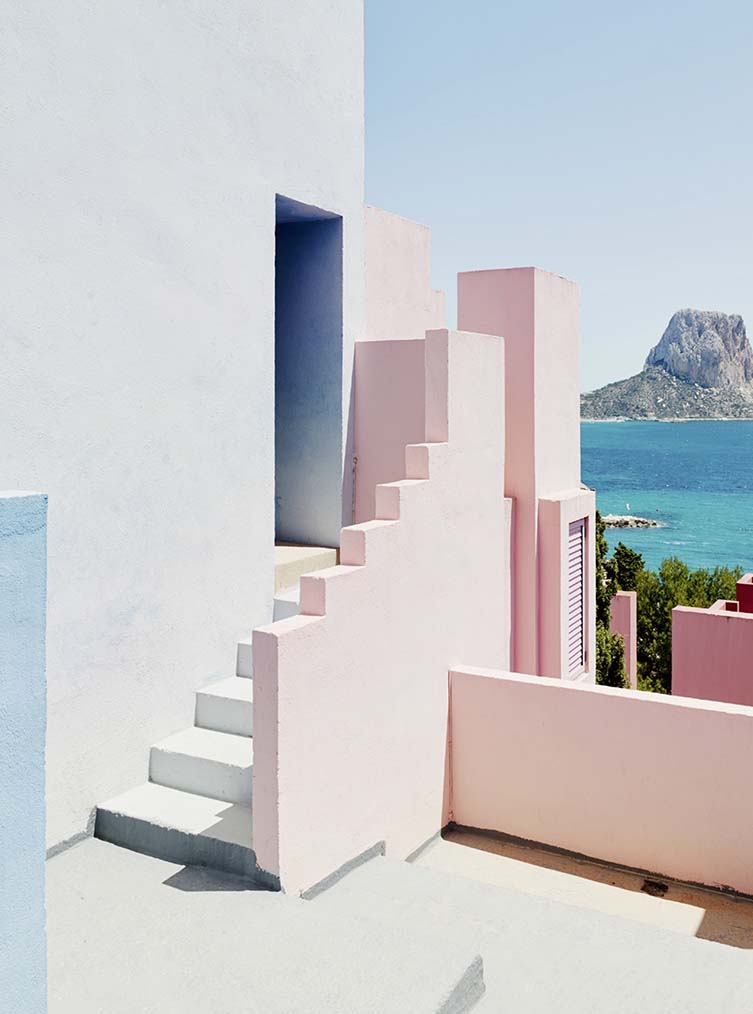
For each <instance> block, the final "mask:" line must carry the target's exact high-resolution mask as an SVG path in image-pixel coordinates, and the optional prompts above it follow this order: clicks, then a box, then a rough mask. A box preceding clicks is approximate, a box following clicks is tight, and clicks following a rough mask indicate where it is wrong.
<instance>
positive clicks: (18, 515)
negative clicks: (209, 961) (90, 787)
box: [0, 493, 47, 1014]
mask: <svg viewBox="0 0 753 1014" xmlns="http://www.w3.org/2000/svg"><path fill="white" fill-rule="evenodd" d="M46 580H47V497H46V496H40V495H36V494H16V495H13V494H4V493H0V1009H2V1010H4V1011H6V1010H7V1011H8V1012H11V1011H12V1012H18V1014H42V1012H43V1011H45V1009H46V992H47V987H46V978H47V975H46V967H47V955H46V939H45V901H44V884H45V881H44V876H45V867H44V863H45V796H44V747H45V726H46V691H45V600H46Z"/></svg>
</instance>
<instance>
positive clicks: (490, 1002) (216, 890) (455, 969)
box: [47, 833, 753, 1014]
mask: <svg viewBox="0 0 753 1014" xmlns="http://www.w3.org/2000/svg"><path fill="white" fill-rule="evenodd" d="M451 837H452V838H453V839H455V840H447V839H445V840H438V841H436V842H435V843H434V844H433V845H432V846H431V847H430V848H429V849H427V850H426V851H425V852H424V853H423V854H422V855H421V856H420V857H419V859H418V860H417V861H416V862H414V863H410V864H409V863H404V862H398V861H396V860H391V859H387V858H383V857H378V858H376V859H372V860H371V861H370V862H368V863H365V864H364V865H362V866H360V867H358V868H357V869H355V870H354V871H352V872H351V873H349V874H348V875H347V876H345V877H344V878H343V879H342V880H340V881H339V882H337V883H336V884H334V886H333V887H331V888H330V889H329V890H327V891H325V892H324V893H323V894H321V895H319V896H317V897H316V898H315V899H314V900H313V901H303V900H301V899H299V898H295V897H290V896H286V895H283V894H279V893H278V894H274V893H270V892H267V891H260V890H253V889H250V888H249V885H248V884H247V883H245V882H244V881H240V880H238V878H234V877H229V876H227V875H223V874H218V873H213V872H211V871H208V870H202V869H199V868H191V867H179V866H176V865H174V864H171V863H166V862H163V861H161V860H158V859H152V858H149V857H147V856H143V855H139V854H136V853H133V852H129V851H127V850H125V849H122V848H118V847H117V846H114V845H110V844H108V843H106V842H102V841H98V840H94V839H89V840H87V841H85V842H83V843H81V844H80V845H77V846H76V847H74V848H71V849H69V850H68V851H67V852H64V853H61V854H60V855H57V856H55V857H54V858H52V859H50V860H49V862H48V864H47V884H48V891H47V908H48V941H49V947H48V950H49V1010H50V1014H74V1012H75V1014H105V1012H107V1014H134V1012H139V1014H141V1012H147V1011H154V1012H155V1014H156V1012H159V1014H203V1012H211V1014H225V1012H227V1014H229V1012H231V1011H232V1012H236V1011H238V1012H248V1014H257V1012H259V1011H264V1014H446V1012H447V1011H453V1012H468V1014H498V1012H500V1011H506V1010H510V1011H516V1012H517V1014H551V1012H552V1011H554V1010H556V1011H561V1012H562V1014H604V1012H608V1014H635V1012H636V1011H638V1010H640V1011H641V1012H642V1014H709V1012H710V1011H724V1012H725V1014H750V1011H751V1005H750V997H751V996H753V955H751V954H749V952H748V951H747V950H745V949H742V948H744V947H747V946H750V935H749V933H750V928H749V927H750V923H749V921H748V920H749V919H750V915H749V913H750V909H751V904H750V902H747V901H740V902H738V901H735V900H734V899H726V898H723V897H721V896H720V897H719V898H718V899H717V898H716V897H715V896H714V895H713V892H704V891H697V892H695V893H694V894H690V895H687V896H685V895H682V900H680V895H678V894H674V895H673V896H672V897H667V896H665V897H664V898H656V897H652V896H650V895H648V894H646V893H645V892H641V891H640V890H638V889H636V886H635V883H632V884H630V885H628V886H621V885H622V884H623V883H625V884H627V882H626V881H623V880H622V879H621V878H622V877H623V876H627V877H634V875H632V874H621V873H618V871H614V870H611V871H609V870H607V868H601V867H599V866H598V864H577V865H578V869H577V871H576V872H575V873H573V872H568V870H565V869H558V868H552V866H553V863H552V854H551V853H545V859H546V862H545V863H544V856H537V855H536V850H524V851H525V853H526V854H525V857H524V859H521V858H520V853H517V852H516V853H515V854H514V855H513V854H506V853H507V852H509V851H510V849H509V847H508V846H505V847H504V848H502V847H498V843H497V842H495V841H494V839H491V838H483V839H480V838H479V837H478V836H470V835H462V836H460V835H458V836H457V838H456V837H455V833H452V834H451ZM501 844H502V843H499V846H501ZM492 846H493V847H492ZM515 848H518V849H519V848H520V847H519V846H516V847H515ZM565 859H566V857H561V856H560V857H556V861H557V862H556V865H563V864H564V863H565ZM567 862H568V863H569V862H572V860H570V859H567ZM539 863H541V865H539ZM547 864H548V865H547ZM591 865H593V866H595V867H596V870H590V869H587V867H589V866H591ZM597 871H600V872H597ZM592 878H593V879H592ZM635 879H636V880H637V879H638V878H635ZM680 890H684V889H681V888H679V887H678V886H676V885H670V888H669V891H671V892H675V891H680ZM669 891H668V893H669ZM712 901H713V902H717V901H718V902H719V903H720V905H719V907H715V905H714V904H711V903H712ZM723 902H726V903H727V904H726V905H724V904H721V903H723ZM710 912H711V915H709V913H710ZM725 913H727V914H726V915H725ZM715 922H717V924H718V927H719V929H718V931H717V935H718V937H719V938H721V936H725V937H726V938H727V939H728V940H730V941H732V940H735V941H736V942H737V943H738V946H733V947H729V946H723V945H722V944H720V943H716V942H712V941H710V940H703V939H696V938H695V934H696V933H699V931H701V935H703V933H707V932H710V930H709V927H713V925H714V923H715ZM735 927H737V929H735ZM743 940H744V941H745V942H744V943H740V942H741V941H743ZM479 955H480V956H481V957H482V958H483V978H484V981H485V984H486V994H485V995H484V996H483V997H482V998H481V1000H480V1001H478V1000H477V997H478V985H479V982H480V973H481V969H480V963H479V960H478V956H479ZM460 986H462V987H463V989H462V991H461V993H462V995H461V996H460V1000H459V1001H458V988H459V987H460ZM448 1001H449V1002H448Z"/></svg>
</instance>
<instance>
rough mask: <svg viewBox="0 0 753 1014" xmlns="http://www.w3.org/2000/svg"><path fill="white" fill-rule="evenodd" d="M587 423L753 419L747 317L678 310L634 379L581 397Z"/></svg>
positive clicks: (752, 371)
mask: <svg viewBox="0 0 753 1014" xmlns="http://www.w3.org/2000/svg"><path fill="white" fill-rule="evenodd" d="M581 416H582V418H583V419H662V420H670V419H682V420H685V419H753V349H751V345H750V341H749V340H748V336H747V334H746V332H745V324H744V322H743V319H742V317H740V316H739V315H737V314H729V315H728V314H725V313H718V312H714V311H708V310H678V311H677V313H675V314H673V316H672V319H671V320H670V322H669V324H668V325H667V328H666V330H665V331H664V334H663V335H662V337H661V340H660V341H659V343H658V344H657V345H655V346H654V347H653V348H652V349H651V350H650V352H649V354H648V356H647V357H646V362H645V365H644V367H643V370H642V371H641V372H640V373H638V374H636V375H635V376H634V377H628V378H627V379H626V380H618V381H617V382H616V383H613V384H607V385H606V387H601V388H599V390H597V391H591V392H590V393H588V394H584V395H581Z"/></svg>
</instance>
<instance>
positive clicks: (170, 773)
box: [149, 728, 253, 805]
mask: <svg viewBox="0 0 753 1014" xmlns="http://www.w3.org/2000/svg"><path fill="white" fill-rule="evenodd" d="M252 768H253V740H252V739H249V738H247V737H246V736H233V735H230V734H229V733H226V732H214V731H212V730H209V729H197V728H192V729H184V730H183V731H182V732H177V733H175V735H173V736H168V738H167V739H163V740H162V741H161V742H160V743H156V744H155V745H154V746H153V747H152V749H151V754H150V757H149V780H150V781H152V782H157V784H158V785H167V786H168V787H169V788H172V789H180V790H181V791H182V792H193V793H196V794H197V795H199V796H209V797H210V798H212V799H220V800H224V801H226V802H229V803H245V804H248V805H250V803H251V774H252Z"/></svg>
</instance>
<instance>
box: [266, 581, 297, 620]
mask: <svg viewBox="0 0 753 1014" xmlns="http://www.w3.org/2000/svg"><path fill="white" fill-rule="evenodd" d="M300 608H301V586H300V583H299V584H295V585H293V587H292V588H283V590H282V591H278V592H276V593H275V602H274V613H273V615H272V619H273V620H286V619H287V618H288V617H289V616H297V615H298V613H299V612H300Z"/></svg>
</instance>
